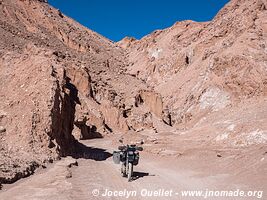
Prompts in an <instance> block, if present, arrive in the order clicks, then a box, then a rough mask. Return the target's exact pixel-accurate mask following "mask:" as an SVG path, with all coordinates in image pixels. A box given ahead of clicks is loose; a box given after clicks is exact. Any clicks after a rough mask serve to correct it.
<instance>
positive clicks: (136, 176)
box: [132, 172, 155, 181]
mask: <svg viewBox="0 0 267 200" xmlns="http://www.w3.org/2000/svg"><path fill="white" fill-rule="evenodd" d="M145 176H155V175H154V174H149V173H147V172H133V177H132V180H133V181H135V180H137V179H139V178H144V177H145Z"/></svg>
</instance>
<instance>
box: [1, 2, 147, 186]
mask: <svg viewBox="0 0 267 200" xmlns="http://www.w3.org/2000/svg"><path fill="white" fill-rule="evenodd" d="M0 36H1V41H0V47H1V48H0V55H1V59H0V77H1V78H0V85H1V87H0V91H1V92H0V93H1V95H0V102H1V103H0V112H1V118H0V126H1V134H0V137H1V143H0V145H1V161H3V163H1V175H0V177H1V182H13V181H15V180H17V179H18V178H21V177H23V176H27V175H29V174H30V173H32V172H33V170H34V168H36V167H37V166H39V165H45V163H46V162H50V161H52V160H54V159H56V158H57V157H58V156H65V155H73V154H75V153H77V152H78V151H79V144H78V142H77V141H76V139H75V137H76V138H77V139H87V138H94V137H102V136H103V135H105V134H110V133H114V132H115V133H116V132H120V131H126V130H128V129H129V128H128V125H127V122H126V118H125V117H124V116H123V114H122V113H123V112H124V110H125V101H126V100H127V101H131V97H132V99H134V97H135V94H137V93H138V91H139V89H140V88H141V89H146V88H147V87H146V85H145V84H144V83H143V82H142V81H140V80H137V79H135V78H134V77H132V76H130V75H127V74H125V73H124V71H123V70H124V66H125V63H124V52H123V51H122V50H121V48H119V47H117V46H116V45H114V44H113V43H112V42H111V41H109V40H108V39H106V38H104V37H102V36H100V35H98V34H97V33H95V32H93V31H90V30H88V29H86V28H84V27H82V26H81V25H80V24H78V23H76V22H74V21H73V20H71V19H69V18H67V17H66V16H64V15H63V14H62V13H61V12H60V11H58V10H56V9H54V8H52V7H51V6H49V5H48V4H47V3H45V2H44V1H41V2H40V1H31V0H25V1H20V0H11V1H1V4H0ZM126 82H127V83H128V84H129V85H131V86H132V87H131V88H125V83H126ZM121 88H122V89H121ZM132 101H133V102H134V100H132ZM29 166H30V167H29Z"/></svg>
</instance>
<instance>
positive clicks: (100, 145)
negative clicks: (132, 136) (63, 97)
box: [0, 139, 264, 200]
mask: <svg viewBox="0 0 267 200" xmlns="http://www.w3.org/2000/svg"><path fill="white" fill-rule="evenodd" d="M84 145H85V146H84V147H85V148H86V151H84V154H83V155H81V156H80V157H81V158H77V162H78V166H76V159H73V158H70V157H67V158H64V159H62V160H60V161H58V162H56V163H55V164H53V165H52V166H51V167H49V169H47V170H43V171H41V172H38V173H37V174H36V175H33V176H31V177H29V178H26V179H24V180H21V181H19V182H17V183H16V184H14V185H12V186H11V187H10V186H9V187H4V189H3V191H2V192H0V199H1V200H6V199H8V200H10V199H12V200H13V199H14V200H22V199H28V200H39V199H46V200H52V199H53V200H54V199H58V200H61V199H62V200H63V199H64V200H65V199H66V200H68V199H69V200H72V199H75V200H87V199H126V198H127V199H175V200H176V199H216V200H217V199H219V200H221V199H234V200H236V199H259V195H260V194H256V195H258V196H254V197H246V198H244V197H232V198H230V197H228V198H226V197H210V198H204V197H203V196H205V194H204V193H205V191H206V190H207V189H208V190H237V189H240V190H242V189H243V190H247V189H250V188H249V187H248V186H247V185H243V184H237V183H235V182H229V176H230V175H229V174H216V175H214V174H212V175H211V174H210V175H209V174H206V175H203V174H202V175H200V173H199V172H198V171H196V170H195V169H196V168H194V167H193V166H190V165H186V167H184V166H180V165H179V162H178V160H179V159H176V158H174V157H159V156H155V155H151V154H149V153H146V152H142V153H141V160H140V163H139V165H138V166H136V167H134V180H133V181H131V182H128V181H127V179H126V178H123V177H121V175H120V166H119V165H115V164H114V163H113V161H112V156H111V153H112V152H113V150H115V147H114V145H112V142H111V140H109V139H94V140H88V141H84ZM251 189H252V188H251ZM187 190H193V191H194V190H200V191H201V190H203V193H202V195H203V196H202V197H189V196H188V197H183V196H182V195H183V194H182V192H183V191H187ZM106 191H108V193H109V195H108V196H105V195H106V193H107V192H106ZM118 192H120V193H118ZM152 193H153V194H152ZM262 199H264V198H262Z"/></svg>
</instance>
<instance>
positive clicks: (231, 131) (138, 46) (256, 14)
mask: <svg viewBox="0 0 267 200" xmlns="http://www.w3.org/2000/svg"><path fill="white" fill-rule="evenodd" d="M266 7H267V5H266V1H261V0H255V1H245V0H233V1H231V2H230V3H228V4H227V5H226V6H225V7H224V8H223V9H222V10H221V11H220V12H219V13H218V15H217V16H216V17H215V18H214V20H212V21H211V22H205V23H197V22H193V21H183V22H177V23H176V24H174V25H173V26H172V27H170V28H167V29H165V30H157V31H154V32H153V33H152V34H150V35H148V36H146V37H144V38H142V39H141V40H135V39H132V38H125V39H123V40H122V41H120V42H118V45H119V46H121V47H122V48H124V49H125V51H126V52H127V58H128V61H129V65H128V66H127V71H126V73H129V74H132V75H133V76H135V77H137V78H138V79H140V80H143V81H144V82H146V83H147V84H148V85H149V86H150V87H151V88H153V90H154V92H156V93H157V94H160V95H161V98H162V102H163V107H162V111H163V114H162V119H163V120H164V122H165V123H166V124H168V125H170V126H173V127H174V128H176V129H177V130H176V133H177V132H178V133H180V134H184V133H189V135H190V134H191V136H192V134H193V135H194V136H192V137H198V138H202V139H203V136H204V135H205V134H206V135H209V134H210V133H212V136H209V138H208V139H205V140H207V141H209V143H211V142H212V143H214V142H215V143H220V142H221V143H226V144H228V145H241V146H247V145H248V144H255V143H261V142H262V141H266V139H267V137H266V128H267V127H266V125H265V124H266V119H265V118H266V112H264V113H262V112H261V111H260V110H258V109H257V107H258V108H262V109H263V108H266V94H267V84H266V80H267V71H266V66H267V63H266V60H267V56H266V41H267V40H266V39H267V24H266V20H265V19H266V15H267V11H266ZM149 101H150V105H152V104H155V100H152V99H150V100H149ZM151 101H152V102H151ZM251 104H253V106H252V105H251ZM152 107H153V106H152ZM156 107H157V108H160V107H161V106H159V105H157V106H156ZM249 116H251V117H249ZM252 116H254V117H252ZM263 121H264V123H262V122H263ZM253 124H254V125H253ZM255 124H257V126H255ZM194 132H195V134H194ZM203 134H204V135H203ZM189 135H187V139H188V138H190V136H189ZM153 137H154V136H153ZM204 137H205V136H204ZM248 138H250V139H248ZM165 139H166V138H165ZM165 139H164V140H165ZM248 140H250V141H248Z"/></svg>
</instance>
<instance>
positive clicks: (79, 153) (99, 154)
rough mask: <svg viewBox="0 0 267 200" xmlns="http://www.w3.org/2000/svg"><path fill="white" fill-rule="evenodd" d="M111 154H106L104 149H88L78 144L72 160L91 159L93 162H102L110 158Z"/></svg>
mask: <svg viewBox="0 0 267 200" xmlns="http://www.w3.org/2000/svg"><path fill="white" fill-rule="evenodd" d="M111 156H112V154H111V153H109V152H107V150H106V149H101V148H95V147H88V146H86V145H84V144H82V143H80V142H78V144H77V150H76V153H74V154H73V155H72V157H73V158H76V159H78V158H83V159H91V160H95V161H104V160H106V159H108V158H109V157H111Z"/></svg>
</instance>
